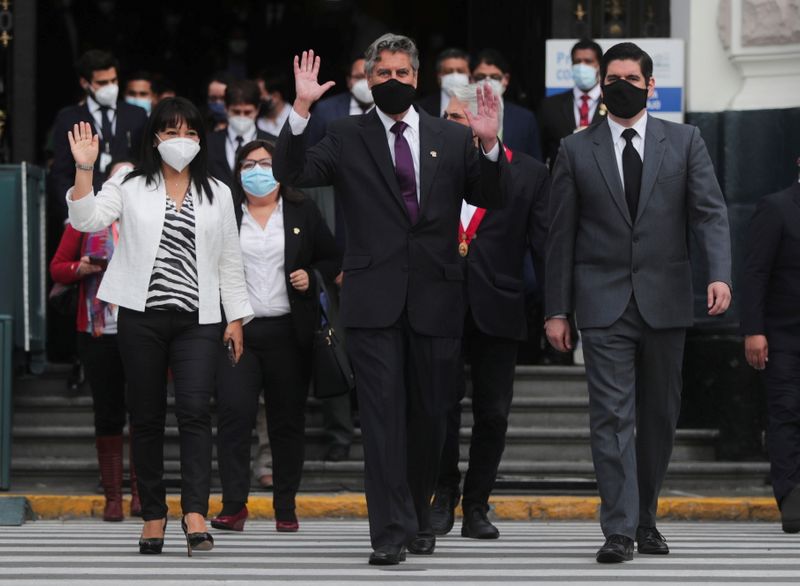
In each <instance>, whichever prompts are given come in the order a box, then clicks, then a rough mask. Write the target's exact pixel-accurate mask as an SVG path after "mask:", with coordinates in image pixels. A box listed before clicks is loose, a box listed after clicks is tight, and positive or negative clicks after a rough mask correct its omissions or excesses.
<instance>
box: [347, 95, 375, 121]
mask: <svg viewBox="0 0 800 586" xmlns="http://www.w3.org/2000/svg"><path fill="white" fill-rule="evenodd" d="M374 107H375V104H373V105H371V106H370V107H369V108H367V109H366V110H362V109H361V106H360V105H359V103H358V100H356V99H355V98H354V97H353V96H350V116H361V115H362V114H365V113H367V112H369V111H370V110H372V109H373V108H374Z"/></svg>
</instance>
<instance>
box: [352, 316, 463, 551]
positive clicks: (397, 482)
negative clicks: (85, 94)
mask: <svg viewBox="0 0 800 586" xmlns="http://www.w3.org/2000/svg"><path fill="white" fill-rule="evenodd" d="M460 342H461V340H460V339H459V338H437V337H431V336H423V335H421V334H418V333H417V332H415V331H414V330H413V329H412V328H411V326H410V324H409V323H408V319H407V317H406V316H405V314H404V315H403V316H402V317H401V318H400V320H398V322H397V323H396V324H394V325H393V326H391V327H388V328H348V330H347V343H348V351H349V353H350V359H351V361H352V363H353V368H354V369H355V374H356V380H357V385H356V391H357V393H358V406H359V412H360V415H361V433H362V437H363V441H364V468H365V471H364V472H365V475H364V484H365V489H366V496H367V511H368V515H369V530H370V539H371V541H372V547H373V548H378V547H381V546H383V545H400V544H405V543H407V542H408V541H409V540H410V539H412V538H413V537H414V536H415V535H417V533H423V534H432V530H431V527H430V501H431V496H432V495H433V490H434V488H435V486H436V479H437V477H438V472H439V470H438V469H439V458H440V455H441V449H442V445H443V442H444V433H445V418H446V415H447V412H448V411H449V410H450V409H451V408H452V406H453V404H454V403H455V402H456V391H455V384H454V379H455V376H456V374H457V371H458V365H459V361H458V353H459V347H460V345H461V344H460Z"/></svg>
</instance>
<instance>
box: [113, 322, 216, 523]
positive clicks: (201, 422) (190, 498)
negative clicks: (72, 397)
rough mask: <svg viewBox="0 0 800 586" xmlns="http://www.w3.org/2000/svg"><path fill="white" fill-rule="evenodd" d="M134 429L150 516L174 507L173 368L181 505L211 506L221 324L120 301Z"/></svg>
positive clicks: (196, 509)
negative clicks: (169, 476) (167, 479)
mask: <svg viewBox="0 0 800 586" xmlns="http://www.w3.org/2000/svg"><path fill="white" fill-rule="evenodd" d="M117 338H118V342H119V350H120V354H121V355H122V363H123V365H124V367H125V378H126V379H127V381H128V389H127V403H128V411H129V412H130V420H131V425H132V426H133V428H134V429H135V430H136V433H134V434H133V444H132V445H133V460H134V464H135V466H136V473H137V480H138V485H139V495H140V497H141V499H142V517H143V518H144V520H145V521H150V520H153V519H160V518H162V517H165V516H166V514H167V503H166V489H165V487H164V481H163V476H164V426H165V423H166V416H167V369H168V368H169V369H171V370H172V377H173V381H174V383H175V415H176V416H177V419H178V433H179V436H180V450H181V456H180V458H181V508H182V510H183V512H184V514H185V513H200V514H201V515H203V516H205V515H206V514H207V513H208V494H209V490H210V484H211V449H212V440H211V411H210V402H211V397H212V396H213V394H214V377H215V376H216V367H217V356H218V354H219V347H220V344H221V343H222V328H221V325H220V324H218V323H217V324H206V325H200V324H198V323H197V313H196V312H192V313H190V312H181V311H158V310H147V311H144V312H138V311H132V310H130V309H125V308H122V307H121V308H120V310H119V334H118V335H117Z"/></svg>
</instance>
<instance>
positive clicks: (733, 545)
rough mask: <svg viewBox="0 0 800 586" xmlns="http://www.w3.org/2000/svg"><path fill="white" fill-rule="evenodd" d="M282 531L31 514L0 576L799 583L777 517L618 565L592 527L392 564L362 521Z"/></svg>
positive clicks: (701, 529) (542, 532)
mask: <svg viewBox="0 0 800 586" xmlns="http://www.w3.org/2000/svg"><path fill="white" fill-rule="evenodd" d="M301 523H302V526H301V531H300V532H299V533H297V534H280V533H276V532H275V530H274V525H273V524H272V523H271V522H267V521H256V522H250V523H248V524H247V527H246V530H245V532H244V533H231V532H220V531H215V532H214V535H215V539H216V545H215V549H214V551H212V552H198V553H196V554H195V556H194V557H193V558H191V559H190V558H188V557H187V556H186V549H185V545H184V543H185V542H184V541H183V534H182V533H181V532H180V529H179V528H178V527H176V526H175V524H174V523H170V525H169V527H168V529H167V535H166V545H165V548H164V553H163V554H162V555H160V556H140V555H139V554H138V550H137V546H136V542H137V539H138V534H139V531H140V529H141V524H140V522H138V521H127V522H125V523H118V524H111V523H103V522H101V521H98V520H74V521H37V522H34V523H28V524H26V525H24V526H22V527H5V528H3V532H2V534H1V535H0V584H3V586H6V585H20V586H21V585H23V584H24V585H25V586H30V585H33V584H36V585H39V584H41V585H43V586H44V585H53V586H55V585H56V584H58V586H73V585H77V584H80V585H81V586H86V585H90V586H100V585H101V584H102V585H105V584H113V585H118V586H128V585H130V586H133V585H137V586H141V585H142V584H144V583H145V582H147V583H149V584H159V586H161V585H163V586H178V585H181V586H186V585H188V584H192V586H197V585H200V584H207V583H212V582H213V583H215V584H216V583H221V584H234V585H242V586H245V585H255V584H258V585H259V586H262V585H267V586H269V585H272V584H276V585H277V584H281V585H283V586H285V583H286V582H287V581H295V582H300V583H303V584H314V585H317V584H319V585H325V586H338V585H342V586H353V585H354V583H363V584H391V583H394V582H403V583H406V582H408V583H414V584H449V583H457V584H459V586H469V585H471V584H475V585H478V584H480V585H481V586H486V585H488V584H509V583H520V584H522V583H531V582H534V581H535V583H536V584H537V585H539V584H545V585H546V584H560V585H563V584H586V585H589V584H591V585H597V584H620V583H623V584H624V583H630V584H640V583H645V582H647V583H651V582H652V583H658V584H675V585H676V586H677V585H680V586H693V585H694V584H701V583H702V584H731V583H746V584H780V583H787V584H791V583H794V584H796V583H797V582H798V578H797V577H798V576H800V536H793V535H785V534H783V533H782V532H781V531H780V527H779V526H778V525H777V524H774V523H773V524H766V523H688V522H686V523H681V522H670V523H664V524H662V525H659V528H660V530H661V531H662V533H664V534H665V535H666V536H667V539H668V540H669V545H670V548H671V550H672V553H671V554H670V555H669V556H639V555H638V554H634V555H635V557H634V561H633V562H630V563H626V564H622V565H613V566H605V565H599V564H597V563H596V562H595V561H594V553H595V551H596V549H597V548H598V547H599V545H600V544H602V534H601V532H600V530H599V527H598V526H597V524H596V523H589V522H587V523H580V522H569V523H557V522H499V523H497V525H498V528H499V529H500V532H501V538H500V539H499V540H497V541H488V542H487V541H477V540H467V539H463V538H461V537H460V536H458V528H456V529H455V530H454V532H453V533H452V534H451V535H450V536H447V537H444V538H440V539H439V540H438V542H437V549H436V554H435V555H433V556H413V555H409V556H408V561H407V562H405V563H403V564H401V565H400V566H391V567H383V568H378V567H371V566H368V565H367V563H366V560H367V556H368V555H369V552H370V547H369V537H368V526H367V524H366V522H364V521H351V520H342V521H335V520H332V521H301Z"/></svg>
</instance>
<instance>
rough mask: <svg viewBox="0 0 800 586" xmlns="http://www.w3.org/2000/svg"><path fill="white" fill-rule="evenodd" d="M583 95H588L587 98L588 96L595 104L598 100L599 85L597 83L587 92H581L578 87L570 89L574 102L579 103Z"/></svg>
mask: <svg viewBox="0 0 800 586" xmlns="http://www.w3.org/2000/svg"><path fill="white" fill-rule="evenodd" d="M583 94H586V95H588V96H589V99H590V100H591V101H592V102H596V101H597V100H598V99H600V84H599V83H598V84H596V85H595V86H594V87H593V88H592V89H590V90H589V91H588V92H585V91H583V90H582V89H580V88H579V87H578V86H573V88H572V95H573V96H575V101H576V102H578V103H580V101H581V96H582V95H583Z"/></svg>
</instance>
